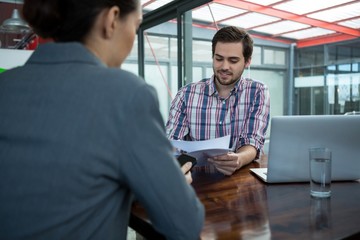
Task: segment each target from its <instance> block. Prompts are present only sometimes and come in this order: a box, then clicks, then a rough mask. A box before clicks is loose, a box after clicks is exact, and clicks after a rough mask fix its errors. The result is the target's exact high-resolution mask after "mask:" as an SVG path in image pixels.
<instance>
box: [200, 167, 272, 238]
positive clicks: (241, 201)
mask: <svg viewBox="0 0 360 240" xmlns="http://www.w3.org/2000/svg"><path fill="white" fill-rule="evenodd" d="M198 178H201V182H202V183H204V182H205V181H206V182H207V181H208V182H207V184H208V186H209V187H211V188H212V189H213V190H215V189H216V191H208V190H207V189H204V187H201V188H200V187H198V186H196V184H197V181H196V179H198ZM207 178H208V179H207ZM193 179H194V185H195V186H194V187H195V189H198V191H197V194H198V196H199V198H200V199H201V201H202V202H203V204H204V206H205V208H206V213H207V216H217V217H207V218H206V223H205V227H204V228H205V229H204V231H203V234H202V235H201V239H270V229H269V221H268V214H267V205H266V201H267V196H266V189H265V185H259V184H254V182H251V181H244V182H242V181H241V179H240V180H239V179H238V178H232V177H229V176H224V175H223V174H221V173H215V172H214V173H212V174H209V173H206V174H202V173H195V174H193ZM253 181H257V180H256V179H254V180H253ZM209 182H211V184H209ZM199 189H201V190H199ZM220 218H223V219H220Z"/></svg>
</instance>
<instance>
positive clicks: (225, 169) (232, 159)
mask: <svg viewBox="0 0 360 240" xmlns="http://www.w3.org/2000/svg"><path fill="white" fill-rule="evenodd" d="M256 153H257V150H256V148H255V147H253V146H250V145H245V146H242V147H241V148H239V149H238V150H237V151H236V153H233V152H230V153H227V154H224V155H220V156H216V157H212V158H209V159H208V161H209V162H210V163H212V164H214V166H215V167H216V169H217V170H218V171H219V172H222V173H223V174H225V175H231V174H233V173H234V172H235V171H236V170H238V169H240V168H241V167H242V166H245V165H247V164H249V163H250V162H252V161H253V160H254V159H255V157H256Z"/></svg>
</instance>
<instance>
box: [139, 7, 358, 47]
mask: <svg viewBox="0 0 360 240" xmlns="http://www.w3.org/2000/svg"><path fill="white" fill-rule="evenodd" d="M170 2H172V1H171V0H142V1H141V3H142V6H143V9H144V12H145V11H146V12H148V11H152V10H154V9H157V8H159V7H161V6H163V5H166V4H168V3H170ZM192 17H193V24H194V25H195V26H198V27H203V28H212V29H218V28H220V27H222V26H226V25H235V26H238V27H241V28H244V29H246V30H247V31H249V32H250V33H251V35H252V36H253V37H255V38H262V39H267V40H271V41H277V42H283V43H288V44H291V43H295V44H296V46H297V47H298V48H301V47H309V46H315V45H319V44H326V43H334V42H340V41H346V40H351V39H356V38H360V0H213V1H212V2H210V3H208V4H205V5H203V6H200V7H198V8H196V9H193V11H192Z"/></svg>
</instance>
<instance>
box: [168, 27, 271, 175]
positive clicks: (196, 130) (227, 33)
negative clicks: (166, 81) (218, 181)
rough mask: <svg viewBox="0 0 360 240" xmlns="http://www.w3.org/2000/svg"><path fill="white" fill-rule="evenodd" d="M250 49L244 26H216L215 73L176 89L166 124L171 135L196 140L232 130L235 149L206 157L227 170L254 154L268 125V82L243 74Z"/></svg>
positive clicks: (262, 142) (248, 62)
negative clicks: (246, 76) (266, 83)
mask: <svg viewBox="0 0 360 240" xmlns="http://www.w3.org/2000/svg"><path fill="white" fill-rule="evenodd" d="M252 51H253V40H252V39H251V37H250V36H249V34H248V33H247V32H245V31H244V30H241V29H238V28H236V27H232V26H230V27H224V28H222V29H220V30H219V31H218V32H217V33H216V34H215V36H214V38H213V40H212V59H213V69H214V75H213V76H212V77H211V78H209V79H203V80H201V81H200V82H197V83H191V84H188V85H186V86H185V87H183V88H181V89H180V90H179V92H178V93H177V95H176V97H175V98H174V100H173V101H172V104H171V108H170V114H169V119H168V122H167V124H166V130H167V135H168V137H169V138H170V139H179V140H189V141H199V140H208V139H212V138H217V137H222V136H226V135H229V134H230V135H231V143H230V147H233V146H234V148H233V149H235V152H230V153H228V154H224V155H220V156H216V157H213V158H209V159H208V161H209V162H210V163H212V164H213V165H214V166H215V167H216V169H217V170H218V171H220V172H222V173H224V174H225V175H231V174H233V173H234V172H235V171H236V170H237V169H239V168H241V167H242V166H245V165H246V164H248V163H250V162H251V161H253V160H254V159H257V158H258V156H259V152H260V150H261V148H262V147H263V144H264V140H265V134H266V130H267V127H268V121H269V111H270V96H269V91H268V88H267V87H266V86H265V85H264V84H263V83H261V82H259V81H255V80H253V79H249V78H243V77H242V74H243V72H244V69H245V68H246V67H248V66H249V65H250V63H251V55H252Z"/></svg>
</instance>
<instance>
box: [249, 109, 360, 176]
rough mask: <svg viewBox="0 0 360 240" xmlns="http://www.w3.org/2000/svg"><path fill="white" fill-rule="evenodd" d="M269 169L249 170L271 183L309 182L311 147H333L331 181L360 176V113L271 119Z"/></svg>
mask: <svg viewBox="0 0 360 240" xmlns="http://www.w3.org/2000/svg"><path fill="white" fill-rule="evenodd" d="M270 133H271V134H270V145H269V153H268V165H267V168H251V169H250V171H251V172H252V173H254V174H256V175H257V176H258V177H260V178H261V179H262V180H263V181H265V182H268V183H285V182H308V181H309V152H308V149H309V148H310V147H317V146H323V147H328V148H330V149H331V150H332V173H331V174H332V180H333V181H348V180H358V179H360V115H308V116H277V117H273V118H272V119H271V132H270Z"/></svg>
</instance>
